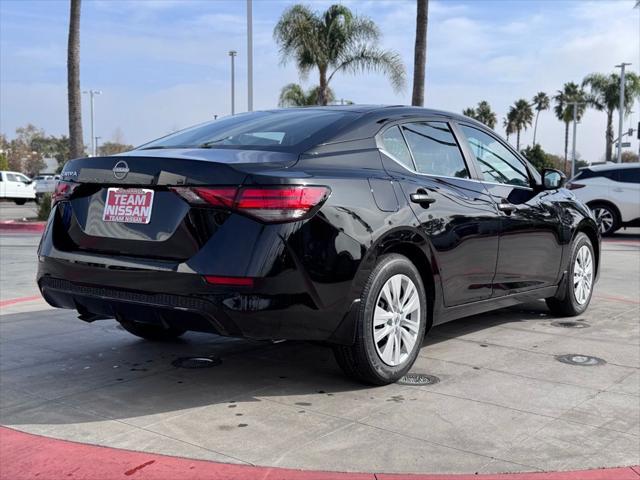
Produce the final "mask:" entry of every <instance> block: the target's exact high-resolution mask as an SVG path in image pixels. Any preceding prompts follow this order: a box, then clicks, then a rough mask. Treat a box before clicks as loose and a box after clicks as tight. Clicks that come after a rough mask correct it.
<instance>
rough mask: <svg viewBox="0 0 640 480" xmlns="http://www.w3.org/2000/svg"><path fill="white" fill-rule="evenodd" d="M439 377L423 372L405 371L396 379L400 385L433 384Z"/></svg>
mask: <svg viewBox="0 0 640 480" xmlns="http://www.w3.org/2000/svg"><path fill="white" fill-rule="evenodd" d="M439 381H440V379H439V378H438V377H436V376H435V375H427V374H425V373H407V374H406V375H405V376H404V377H402V378H401V379H400V380H398V382H397V383H399V384H400V385H433V384H435V383H438V382H439Z"/></svg>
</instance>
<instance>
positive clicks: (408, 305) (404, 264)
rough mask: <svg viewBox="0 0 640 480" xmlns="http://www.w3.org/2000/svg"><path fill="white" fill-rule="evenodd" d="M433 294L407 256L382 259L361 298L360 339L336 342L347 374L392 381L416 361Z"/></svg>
mask: <svg viewBox="0 0 640 480" xmlns="http://www.w3.org/2000/svg"><path fill="white" fill-rule="evenodd" d="M426 318H427V297H426V294H425V290H424V285H423V283H422V279H421V277H420V273H419V272H418V270H417V269H416V267H415V266H414V265H413V263H411V261H409V259H407V258H406V257H404V256H402V255H398V254H389V255H384V256H383V257H381V259H380V261H379V262H378V264H377V265H376V266H375V268H374V269H373V271H372V272H371V275H370V276H369V278H368V280H367V282H366V284H365V287H364V289H363V292H362V296H361V299H360V308H359V311H358V318H357V326H356V341H355V343H354V344H353V345H350V346H341V345H340V346H335V347H334V353H335V356H336V359H337V361H338V364H339V365H340V367H342V369H343V370H344V372H345V373H346V374H347V375H349V376H350V377H352V378H355V379H357V380H359V381H362V382H365V383H368V384H374V385H386V384H389V383H393V382H395V381H397V380H399V379H400V378H401V377H402V376H403V375H405V374H406V373H407V372H408V371H409V369H410V368H411V366H412V365H413V363H414V362H415V359H416V357H417V356H418V352H419V351H420V347H421V345H422V339H423V337H424V333H425V327H426Z"/></svg>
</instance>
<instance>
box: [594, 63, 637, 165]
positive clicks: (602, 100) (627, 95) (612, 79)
mask: <svg viewBox="0 0 640 480" xmlns="http://www.w3.org/2000/svg"><path fill="white" fill-rule="evenodd" d="M624 78H625V82H624V84H625V85H624V110H625V112H624V113H625V115H628V114H629V113H630V111H631V107H632V105H633V102H634V101H635V99H636V98H638V97H640V76H638V75H636V74H635V73H633V72H628V73H626V74H625V77H624ZM582 87H583V88H584V87H589V96H588V98H587V101H588V103H589V105H590V106H592V107H593V108H595V109H596V110H599V111H605V112H606V114H607V130H606V132H605V144H606V152H605V158H606V161H607V162H610V161H611V158H612V152H611V150H612V147H613V113H614V111H615V110H617V109H619V108H620V75H618V74H617V73H611V74H609V75H604V74H602V73H592V74H591V75H587V76H586V77H585V78H584V80H583V81H582Z"/></svg>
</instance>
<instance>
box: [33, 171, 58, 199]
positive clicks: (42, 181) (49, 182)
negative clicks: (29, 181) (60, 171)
mask: <svg viewBox="0 0 640 480" xmlns="http://www.w3.org/2000/svg"><path fill="white" fill-rule="evenodd" d="M33 180H34V182H35V190H36V202H38V203H39V202H40V199H41V198H42V197H43V195H44V194H45V193H50V194H52V193H53V192H54V191H55V189H56V185H57V183H58V180H60V175H38V176H37V177H36V178H34V179H33Z"/></svg>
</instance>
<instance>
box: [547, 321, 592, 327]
mask: <svg viewBox="0 0 640 480" xmlns="http://www.w3.org/2000/svg"><path fill="white" fill-rule="evenodd" d="M551 325H552V326H554V327H560V328H588V327H590V326H591V325H589V324H588V323H587V322H572V321H556V322H551Z"/></svg>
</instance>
